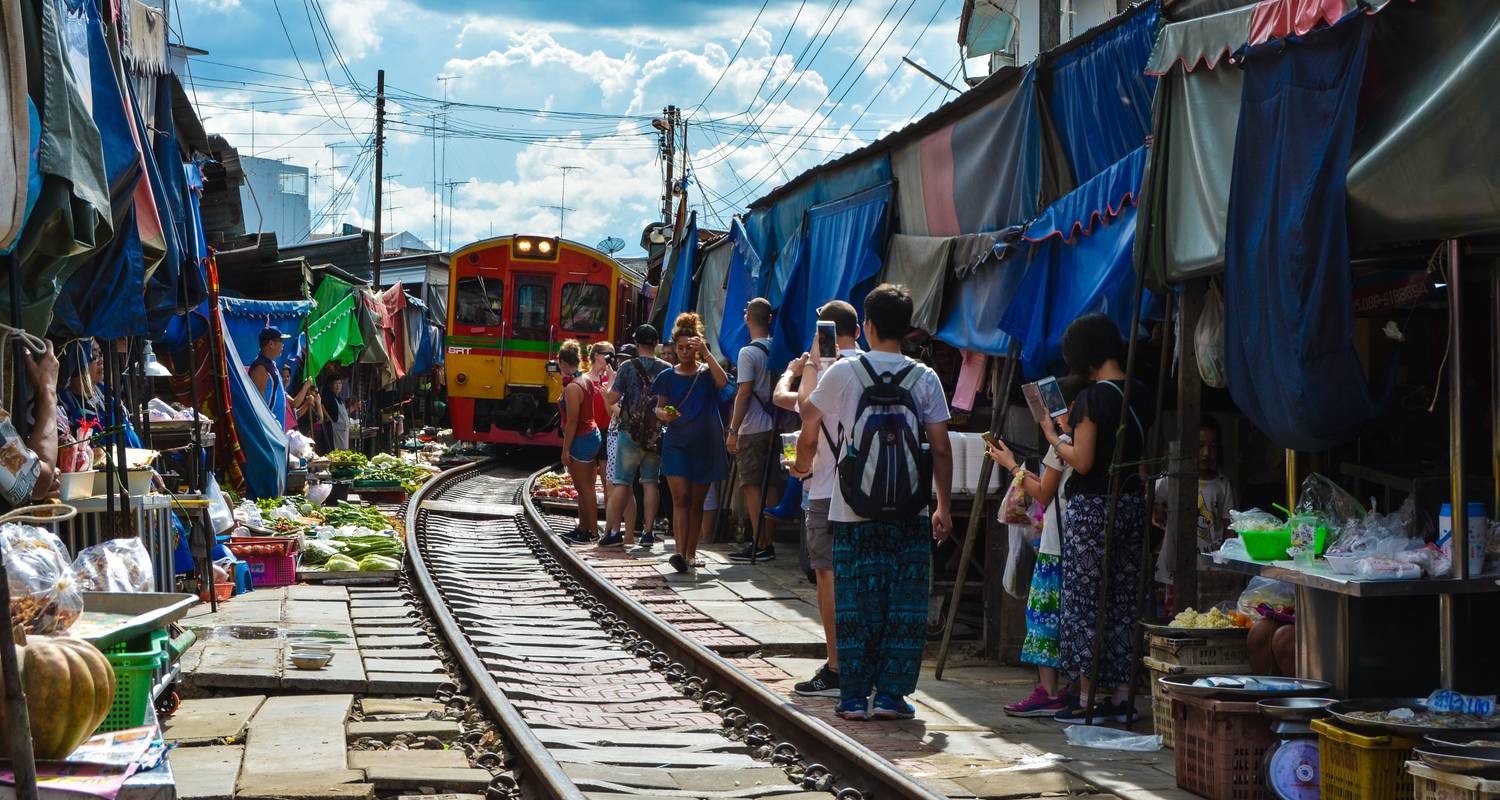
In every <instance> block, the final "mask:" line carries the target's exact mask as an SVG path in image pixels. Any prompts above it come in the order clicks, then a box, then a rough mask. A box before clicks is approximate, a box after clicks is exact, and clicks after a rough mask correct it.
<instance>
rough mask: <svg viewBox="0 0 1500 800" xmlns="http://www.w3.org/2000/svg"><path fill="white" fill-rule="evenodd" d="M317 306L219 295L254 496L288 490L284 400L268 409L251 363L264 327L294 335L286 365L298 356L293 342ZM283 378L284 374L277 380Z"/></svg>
mask: <svg viewBox="0 0 1500 800" xmlns="http://www.w3.org/2000/svg"><path fill="white" fill-rule="evenodd" d="M311 309H312V303H309V302H272V301H267V300H237V299H234V298H228V297H221V298H219V309H218V312H219V324H220V326H221V327H222V329H223V331H224V338H225V339H226V340H227V341H226V344H227V346H226V347H225V348H224V378H225V380H226V381H228V383H229V408H230V412H231V414H232V416H233V418H234V432H235V436H236V441H237V442H238V443H239V448H240V452H241V454H243V456H244V461H243V462H242V463H241V471H242V472H243V473H244V475H245V489H246V493H247V494H248V495H249V496H250V497H251V498H252V499H257V498H262V497H280V496H281V493H282V492H283V491H284V490H285V489H286V470H287V461H286V458H287V438H286V425H285V414H286V407H285V404H283V405H282V407H281V408H279V409H273V408H267V407H266V403H265V400H264V399H262V398H261V396H260V394H259V393H258V392H256V390H255V384H254V383H253V382H252V381H251V380H250V371H249V365H250V362H252V361H254V360H255V357H256V356H257V355H258V354H259V352H260V345H259V342H258V341H257V337H259V336H260V332H261V330H262V329H264V328H265V327H267V326H268V325H269V326H270V327H273V328H276V329H277V330H279V331H281V332H282V333H286V334H290V335H291V336H293V337H294V338H292V339H289V340H288V341H287V345H288V346H287V347H286V349H285V351H284V352H283V354H282V359H281V363H282V364H286V363H288V362H289V361H295V360H296V359H297V358H298V355H297V353H296V352H294V351H295V350H296V348H295V347H293V346H292V344H293V343H294V342H296V341H298V339H297V338H296V337H298V334H299V333H300V332H301V330H302V320H303V319H304V318H305V317H306V316H307V313H308V311H310V310H311ZM278 379H279V378H278Z"/></svg>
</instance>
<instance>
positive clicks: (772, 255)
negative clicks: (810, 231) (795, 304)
mask: <svg viewBox="0 0 1500 800" xmlns="http://www.w3.org/2000/svg"><path fill="white" fill-rule="evenodd" d="M890 179H891V160H890V157H889V155H886V154H881V155H879V156H874V157H871V158H869V159H866V160H863V161H858V162H855V163H852V164H848V165H846V166H842V167H838V168H834V169H830V170H828V171H827V172H824V173H821V174H818V175H817V176H816V177H815V178H814V179H813V180H811V181H809V182H808V183H807V184H806V185H802V186H798V187H797V188H795V189H793V190H791V191H789V192H787V193H785V194H783V195H781V196H779V197H774V199H772V200H770V201H769V202H767V203H765V206H762V205H761V204H760V202H759V201H757V203H756V205H755V208H754V209H752V211H751V214H750V223H749V225H748V227H749V228H750V233H751V241H752V242H754V244H755V252H757V253H760V255H761V258H762V259H775V261H776V262H779V261H780V259H781V258H782V256H783V255H785V254H786V246H787V242H789V241H792V240H796V239H800V238H802V234H801V233H800V232H799V231H798V228H799V227H801V225H802V217H803V215H804V214H806V213H807V210H808V209H810V208H812V207H813V206H815V205H817V204H819V203H826V202H828V201H830V200H836V199H838V198H840V197H848V196H849V195H852V194H854V193H856V192H860V191H863V190H865V189H868V188H870V187H872V186H878V185H880V184H882V183H886V182H887V181H889V180H890ZM766 206H768V207H769V211H768V212H767V213H760V209H761V208H763V207H766ZM770 269H771V271H770V274H769V275H768V278H769V283H768V284H767V285H766V286H764V287H762V289H761V293H762V294H764V295H765V297H766V299H768V300H770V301H771V305H772V306H777V307H779V306H780V305H781V297H782V295H784V294H785V293H786V281H787V279H788V278H790V277H791V270H790V268H789V267H784V266H783V265H782V264H780V263H773V264H771V265H770Z"/></svg>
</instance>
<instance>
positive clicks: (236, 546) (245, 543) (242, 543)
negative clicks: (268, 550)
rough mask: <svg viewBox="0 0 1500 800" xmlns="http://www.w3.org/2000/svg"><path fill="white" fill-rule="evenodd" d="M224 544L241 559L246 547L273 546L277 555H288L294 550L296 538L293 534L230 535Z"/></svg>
mask: <svg viewBox="0 0 1500 800" xmlns="http://www.w3.org/2000/svg"><path fill="white" fill-rule="evenodd" d="M226 546H227V547H228V548H229V551H230V552H231V553H234V554H235V555H236V556H238V557H239V558H241V559H243V558H244V557H245V553H244V550H245V548H246V547H262V548H264V547H273V548H276V551H277V554H278V555H283V556H289V555H291V554H292V553H293V552H295V551H296V548H297V539H296V537H294V536H231V537H229V542H228V543H227V544H226Z"/></svg>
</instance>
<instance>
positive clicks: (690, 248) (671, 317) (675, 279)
mask: <svg viewBox="0 0 1500 800" xmlns="http://www.w3.org/2000/svg"><path fill="white" fill-rule="evenodd" d="M697 263H698V212H696V211H694V212H693V213H692V214H690V215H689V216H688V224H687V225H686V226H684V227H683V229H682V238H681V239H680V240H679V241H677V242H676V243H674V244H673V245H672V264H673V267H672V286H671V287H670V288H671V293H670V294H669V295H667V317H666V321H665V323H664V327H666V328H667V330H666V331H664V332H663V333H664V335H663V337H662V338H666V337H667V336H670V335H671V328H672V323H674V322H676V321H677V315H678V314H681V313H682V312H684V311H692V310H693V270H694V269H695V265H696V264H697Z"/></svg>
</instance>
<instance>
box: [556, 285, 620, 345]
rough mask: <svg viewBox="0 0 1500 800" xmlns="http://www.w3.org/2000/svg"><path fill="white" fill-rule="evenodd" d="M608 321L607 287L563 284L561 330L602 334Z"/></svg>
mask: <svg viewBox="0 0 1500 800" xmlns="http://www.w3.org/2000/svg"><path fill="white" fill-rule="evenodd" d="M608 319H609V287H608V286H601V285H599V284H597V283H565V284H563V290H562V327H563V330H569V331H578V332H580V333H603V332H604V327H605V322H606V321H607V320H608Z"/></svg>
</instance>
